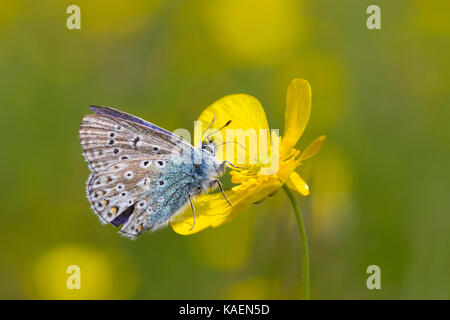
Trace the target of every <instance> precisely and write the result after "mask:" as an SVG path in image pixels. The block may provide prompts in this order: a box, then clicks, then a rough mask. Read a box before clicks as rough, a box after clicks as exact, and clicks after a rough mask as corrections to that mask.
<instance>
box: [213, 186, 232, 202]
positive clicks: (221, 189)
mask: <svg viewBox="0 0 450 320" xmlns="http://www.w3.org/2000/svg"><path fill="white" fill-rule="evenodd" d="M216 182H217V184H218V185H219V188H220V191H221V192H222V194H223V197H224V198H225V200H226V201H227V203H228V205H229V206H230V207H232V205H231V203H230V201H228V198H227V196H226V195H225V192H224V191H223V188H222V184H221V183H220V181H219V180H216Z"/></svg>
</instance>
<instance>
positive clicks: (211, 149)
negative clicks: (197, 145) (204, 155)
mask: <svg viewBox="0 0 450 320" xmlns="http://www.w3.org/2000/svg"><path fill="white" fill-rule="evenodd" d="M203 150H206V151H208V152H209V153H211V154H214V148H213V147H212V146H211V145H209V144H207V145H205V146H204V147H203Z"/></svg>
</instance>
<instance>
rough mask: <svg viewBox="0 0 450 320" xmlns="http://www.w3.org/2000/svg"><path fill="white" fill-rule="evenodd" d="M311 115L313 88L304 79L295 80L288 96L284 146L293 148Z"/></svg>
mask: <svg viewBox="0 0 450 320" xmlns="http://www.w3.org/2000/svg"><path fill="white" fill-rule="evenodd" d="M310 114H311V86H310V85H309V82H308V81H306V80H303V79H294V80H292V81H291V83H290V84H289V87H288V90H287V95H286V113H285V124H284V127H285V131H284V137H283V141H282V144H283V146H284V147H285V148H286V149H291V148H293V147H294V146H295V145H296V143H297V141H298V140H299V139H300V137H301V136H302V134H303V132H304V131H305V128H306V125H307V124H308V121H309V117H310Z"/></svg>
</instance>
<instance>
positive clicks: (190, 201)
mask: <svg viewBox="0 0 450 320" xmlns="http://www.w3.org/2000/svg"><path fill="white" fill-rule="evenodd" d="M189 203H190V204H191V208H192V213H193V214H194V223H193V224H192V227H191V228H190V229H189V231H191V230H192V229H194V226H195V208H194V204H193V203H192V198H191V195H189Z"/></svg>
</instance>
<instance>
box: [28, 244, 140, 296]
mask: <svg viewBox="0 0 450 320" xmlns="http://www.w3.org/2000/svg"><path fill="white" fill-rule="evenodd" d="M114 262H115V261H114V260H113V259H112V258H111V257H110V256H109V255H108V254H106V253H104V252H103V251H100V250H98V249H95V248H91V247H85V246H80V245H66V246H61V247H57V248H54V249H52V250H50V251H48V252H46V253H45V254H43V255H42V256H41V257H40V259H39V260H38V261H37V263H36V265H35V267H34V269H33V274H32V281H31V284H30V285H29V286H28V288H27V289H28V290H27V291H28V293H29V298H32V299H115V298H129V295H130V294H131V292H132V291H134V288H135V279H134V276H133V272H132V270H130V267H129V266H127V267H126V268H125V270H126V272H119V271H120V270H118V269H122V268H123V266H122V267H121V268H118V267H117V266H116V263H114ZM77 284H79V289H77V288H76V285H77Z"/></svg>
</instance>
